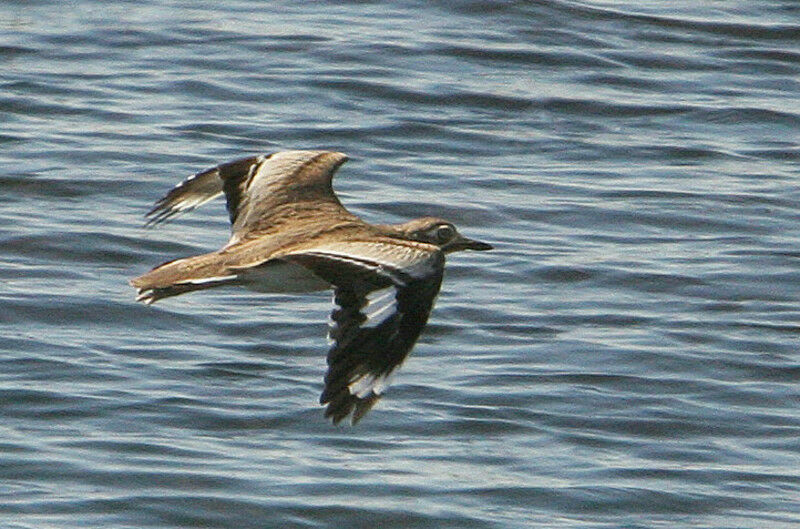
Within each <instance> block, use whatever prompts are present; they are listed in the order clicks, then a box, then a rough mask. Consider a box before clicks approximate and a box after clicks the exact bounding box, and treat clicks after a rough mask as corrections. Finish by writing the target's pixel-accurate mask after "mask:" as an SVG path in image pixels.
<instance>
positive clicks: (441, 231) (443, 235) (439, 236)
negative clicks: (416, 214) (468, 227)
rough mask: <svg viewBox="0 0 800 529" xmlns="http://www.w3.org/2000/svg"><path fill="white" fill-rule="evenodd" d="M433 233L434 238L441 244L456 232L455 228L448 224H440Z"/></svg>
mask: <svg viewBox="0 0 800 529" xmlns="http://www.w3.org/2000/svg"><path fill="white" fill-rule="evenodd" d="M434 233H435V234H436V240H437V241H438V242H439V243H440V244H441V243H445V242H447V241H449V240H450V239H452V238H453V236H454V235H455V234H456V230H455V228H453V227H452V226H450V225H449V224H442V225H441V226H439V227H438V228H436V231H435V232H434Z"/></svg>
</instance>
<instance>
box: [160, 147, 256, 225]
mask: <svg viewBox="0 0 800 529" xmlns="http://www.w3.org/2000/svg"><path fill="white" fill-rule="evenodd" d="M267 158H268V156H266V155H264V156H249V157H247V158H240V159H239V160H234V161H232V162H228V163H223V164H221V165H218V166H216V167H212V168H211V169H207V170H205V171H202V172H200V173H197V174H193V175H192V176H190V177H188V178H187V179H186V180H184V181H183V182H181V183H180V184H178V185H176V186H175V187H173V188H172V189H171V190H170V191H169V193H167V194H166V195H165V196H164V197H163V198H161V199H160V200H159V201H158V202H156V204H155V206H154V207H153V209H151V210H150V211H148V212H147V214H146V215H145V216H146V217H148V221H147V224H148V225H154V224H159V223H161V222H165V221H167V220H170V219H171V218H172V217H174V216H175V215H178V214H180V213H185V212H187V211H192V210H193V209H197V208H199V207H200V206H202V205H203V204H205V203H206V202H209V201H211V200H214V199H215V198H217V197H218V196H220V195H221V194H222V193H223V192H224V191H225V189H224V187H225V182H230V184H229V186H231V187H232V186H237V187H240V188H242V187H246V186H243V183H244V182H247V180H248V179H249V178H251V177H252V175H253V173H254V172H255V171H256V169H257V168H258V167H259V166H260V165H261V164H262V163H264V161H265V160H266V159H267ZM236 195H238V196H239V197H240V196H241V192H240V193H238V194H236V193H235V194H234V196H235V199H234V200H232V201H230V200H229V203H228V213H229V214H230V217H231V222H233V219H234V217H235V213H236V210H237V209H238V202H239V200H240V199H239V198H236Z"/></svg>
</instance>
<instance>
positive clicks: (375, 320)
mask: <svg viewBox="0 0 800 529" xmlns="http://www.w3.org/2000/svg"><path fill="white" fill-rule="evenodd" d="M398 244H399V246H398ZM398 248H399V249H400V250H401V251H398ZM282 259H285V260H287V261H291V262H294V263H297V264H301V265H303V266H305V267H307V268H309V269H311V270H312V271H313V272H314V273H315V274H317V275H318V276H320V277H322V278H323V279H325V280H326V281H328V282H330V283H332V284H333V285H334V303H335V307H334V309H333V313H332V314H331V328H330V332H329V334H328V337H329V339H330V340H331V342H332V346H331V349H330V351H329V352H328V372H327V374H326V375H325V388H324V390H323V392H322V395H321V396H320V403H321V404H327V408H326V410H325V416H326V417H330V418H332V420H333V422H334V423H338V422H340V421H341V420H342V419H344V418H345V417H347V416H348V415H351V414H352V419H351V421H352V423H353V424H355V423H356V422H358V420H359V419H361V418H362V417H363V416H364V414H366V413H367V412H368V411H369V410H370V408H372V406H373V405H374V404H375V403H376V402H377V401H378V399H380V397H381V396H382V394H383V392H384V390H385V389H386V387H387V386H388V383H389V377H390V376H391V375H392V374H393V372H394V371H395V370H396V369H397V368H398V367H399V366H400V364H401V363H402V362H403V360H404V359H405V358H406V356H407V355H408V353H409V352H410V351H411V348H412V347H413V346H414V343H415V342H416V341H417V338H418V337H419V335H420V333H421V332H422V329H423V328H424V327H425V323H426V322H427V321H428V315H429V314H430V311H431V308H432V307H433V302H434V299H435V298H436V294H437V293H438V292H439V287H440V286H441V282H442V273H443V270H444V254H442V252H441V251H439V250H438V249H437V248H436V247H435V246H431V245H427V244H422V243H412V242H407V241H403V242H402V243H398V242H397V241H396V240H392V241H386V242H381V241H349V242H337V243H331V244H330V245H329V246H317V247H314V248H310V249H305V250H302V251H298V252H296V253H292V254H290V255H285V256H283V257H282Z"/></svg>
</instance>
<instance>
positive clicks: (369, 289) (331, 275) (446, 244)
mask: <svg viewBox="0 0 800 529" xmlns="http://www.w3.org/2000/svg"><path fill="white" fill-rule="evenodd" d="M345 161H347V157H346V156H345V155H344V154H342V153H338V152H329V151H283V152H277V153H274V154H271V155H263V156H253V157H249V158H242V159H240V160H236V161H233V162H229V163H225V164H222V165H219V166H217V167H214V168H212V169H209V170H207V171H203V172H201V173H197V174H196V175H193V176H191V177H189V178H187V179H186V180H185V181H183V182H182V183H180V184H179V185H178V186H176V187H175V188H174V189H172V190H171V191H170V192H169V193H167V195H166V196H164V198H162V199H161V200H159V201H158V202H157V203H156V205H155V207H154V208H153V209H152V210H151V211H150V212H149V213H148V217H149V218H150V220H149V222H148V224H157V223H160V222H163V221H165V220H168V219H170V218H172V217H173V216H174V215H176V214H178V213H182V212H185V211H190V210H192V209H195V208H196V207H198V206H200V205H202V204H204V203H206V202H208V201H209V200H211V199H213V198H215V197H217V196H219V195H220V194H223V193H224V194H225V198H226V201H227V208H228V213H229V215H230V220H231V224H232V235H231V238H230V240H229V241H228V243H227V244H226V245H225V246H224V247H222V248H221V249H220V250H218V251H216V252H211V253H208V254H203V255H198V256H195V257H187V258H184V259H177V260H174V261H170V262H167V263H164V264H162V265H160V266H157V267H156V268H154V269H153V270H151V271H150V272H148V273H146V274H144V275H142V276H140V277H137V278H135V279H133V280H131V285H133V286H134V287H136V289H137V292H138V297H137V298H136V299H137V301H142V302H144V303H147V304H150V303H154V302H156V301H158V300H160V299H163V298H166V297H170V296H176V295H179V294H184V293H186V292H191V291H194V290H202V289H207V288H212V287H217V286H223V285H240V286H244V287H246V288H250V289H252V290H257V291H262V292H310V291H314V290H323V289H327V288H333V290H334V302H335V303H336V307H335V308H334V310H333V313H332V314H331V329H330V332H329V339H330V340H331V341H332V346H331V349H330V351H329V352H328V372H327V374H326V376H325V388H324V390H323V392H322V395H321V397H320V403H321V404H327V408H326V410H325V416H326V417H331V418H332V419H333V422H334V423H338V422H339V421H341V420H342V419H344V418H345V417H347V416H348V415H351V417H352V418H351V420H352V422H353V423H354V424H355V423H356V422H357V421H358V420H359V419H361V417H363V416H364V414H365V413H366V412H367V411H369V409H370V408H371V407H372V406H373V405H374V404H375V402H377V401H378V399H380V397H381V395H382V393H383V391H384V390H385V388H386V386H387V385H388V378H389V376H390V375H391V374H392V373H393V372H394V371H395V370H396V369H397V367H399V366H400V364H401V363H402V362H403V360H404V359H405V357H406V356H407V355H408V353H409V351H411V348H412V347H413V346H414V343H415V342H416V340H417V338H418V337H419V335H420V333H421V332H422V329H423V328H424V326H425V323H426V322H427V320H428V315H429V314H430V311H431V308H432V307H433V302H434V299H435V297H436V294H437V293H438V292H439V287H440V285H441V281H442V274H443V271H444V260H445V258H444V256H445V254H447V253H451V252H455V251H460V250H467V249H471V250H489V249H491V246H490V245H488V244H486V243H482V242H478V241H473V240H471V239H467V238H466V237H463V236H461V235H460V234H459V233H458V231H457V230H456V228H455V226H453V225H452V224H451V223H449V222H447V221H445V220H443V219H439V218H436V217H423V218H419V219H415V220H412V221H409V222H406V223H403V224H395V225H373V224H367V223H366V222H364V221H363V220H361V219H360V218H358V217H356V216H355V215H353V214H352V213H350V212H349V211H347V210H346V209H345V208H344V206H342V204H341V203H340V202H339V200H338V198H337V197H336V195H335V193H334V192H333V187H332V179H333V174H334V173H335V172H336V170H337V169H338V168H339V166H341V165H342V164H343V163H344V162H345Z"/></svg>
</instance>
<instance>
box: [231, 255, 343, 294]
mask: <svg viewBox="0 0 800 529" xmlns="http://www.w3.org/2000/svg"><path fill="white" fill-rule="evenodd" d="M238 279H239V281H240V283H241V285H242V286H244V287H245V288H247V289H249V290H254V291H256V292H267V293H270V292H271V293H293V292H294V293H299V292H315V291H318V290H327V289H329V288H330V287H331V285H330V283H328V282H327V281H324V280H322V279H320V278H319V277H317V276H316V275H314V274H313V273H312V272H311V271H310V270H309V269H308V268H305V267H303V266H300V265H296V264H292V263H286V262H282V261H273V262H270V263H268V264H265V265H261V266H257V267H253V268H248V269H246V270H242V271H240V272H239V274H238Z"/></svg>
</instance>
